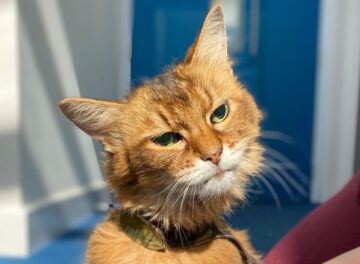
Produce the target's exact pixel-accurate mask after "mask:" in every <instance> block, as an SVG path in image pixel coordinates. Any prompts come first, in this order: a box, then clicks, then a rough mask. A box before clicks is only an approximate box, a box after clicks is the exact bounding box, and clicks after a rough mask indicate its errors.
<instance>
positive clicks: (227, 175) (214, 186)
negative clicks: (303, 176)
mask: <svg viewBox="0 0 360 264" xmlns="http://www.w3.org/2000/svg"><path fill="white" fill-rule="evenodd" d="M234 184H236V173H235V171H234V170H228V171H224V172H223V173H220V174H218V175H215V176H213V177H211V178H210V179H208V180H207V181H206V182H205V183H204V184H203V186H201V188H199V191H198V194H199V197H200V198H203V199H207V198H211V197H219V196H221V195H223V194H226V193H228V192H229V191H230V190H231V188H232V187H234Z"/></svg>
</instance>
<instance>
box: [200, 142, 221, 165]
mask: <svg viewBox="0 0 360 264" xmlns="http://www.w3.org/2000/svg"><path fill="white" fill-rule="evenodd" d="M222 151H223V148H222V146H221V147H218V148H216V149H212V150H211V151H209V152H208V153H206V154H204V155H202V156H201V159H202V160H204V161H211V162H212V163H214V164H215V165H216V166H217V165H219V162H220V156H221V153H222Z"/></svg>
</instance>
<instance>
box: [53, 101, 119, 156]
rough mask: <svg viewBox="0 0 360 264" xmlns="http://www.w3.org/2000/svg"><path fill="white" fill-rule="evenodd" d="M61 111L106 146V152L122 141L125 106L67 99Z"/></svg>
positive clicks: (116, 102)
mask: <svg viewBox="0 0 360 264" xmlns="http://www.w3.org/2000/svg"><path fill="white" fill-rule="evenodd" d="M59 107H60V109H61V111H62V112H63V113H64V114H65V116H66V117H67V118H69V119H70V120H71V121H72V122H73V123H74V124H75V125H76V126H78V127H79V128H80V129H81V130H83V131H84V132H85V133H87V134H89V135H90V136H91V137H93V138H94V139H96V140H99V141H100V142H101V143H103V144H104V146H105V150H108V151H110V146H111V145H114V144H115V143H116V141H120V135H121V133H120V120H121V115H122V112H123V109H124V104H123V103H121V102H120V101H105V100H95V99H87V98H66V99H64V100H62V101H60V103H59Z"/></svg>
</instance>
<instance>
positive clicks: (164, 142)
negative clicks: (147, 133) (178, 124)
mask: <svg viewBox="0 0 360 264" xmlns="http://www.w3.org/2000/svg"><path fill="white" fill-rule="evenodd" d="M180 139H181V136H180V134H178V133H172V132H168V133H165V134H162V135H161V136H158V137H155V138H153V139H152V141H153V142H154V143H156V144H158V145H160V146H164V147H170V146H172V145H174V144H175V143H176V142H178V141H179V140H180Z"/></svg>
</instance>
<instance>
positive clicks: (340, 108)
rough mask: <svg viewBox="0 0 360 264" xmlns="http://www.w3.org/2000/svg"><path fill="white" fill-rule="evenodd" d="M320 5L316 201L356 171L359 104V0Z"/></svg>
mask: <svg viewBox="0 0 360 264" xmlns="http://www.w3.org/2000/svg"><path fill="white" fill-rule="evenodd" d="M320 7H321V12H320V19H319V45H318V67H317V82H316V107H315V109H316V110H315V123H314V137H313V138H314V140H313V142H314V143H313V164H312V165H313V166H312V168H313V170H312V186H311V201H312V202H323V201H325V200H326V199H328V198H330V197H331V196H332V195H333V194H335V193H336V192H337V191H339V190H340V189H341V188H342V186H344V184H345V183H346V182H347V181H348V180H349V179H350V178H351V176H352V174H353V173H354V161H355V153H356V138H357V123H358V102H359V75H360V15H359V14H360V1H358V0H343V1H338V0H322V1H321V5H320Z"/></svg>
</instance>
